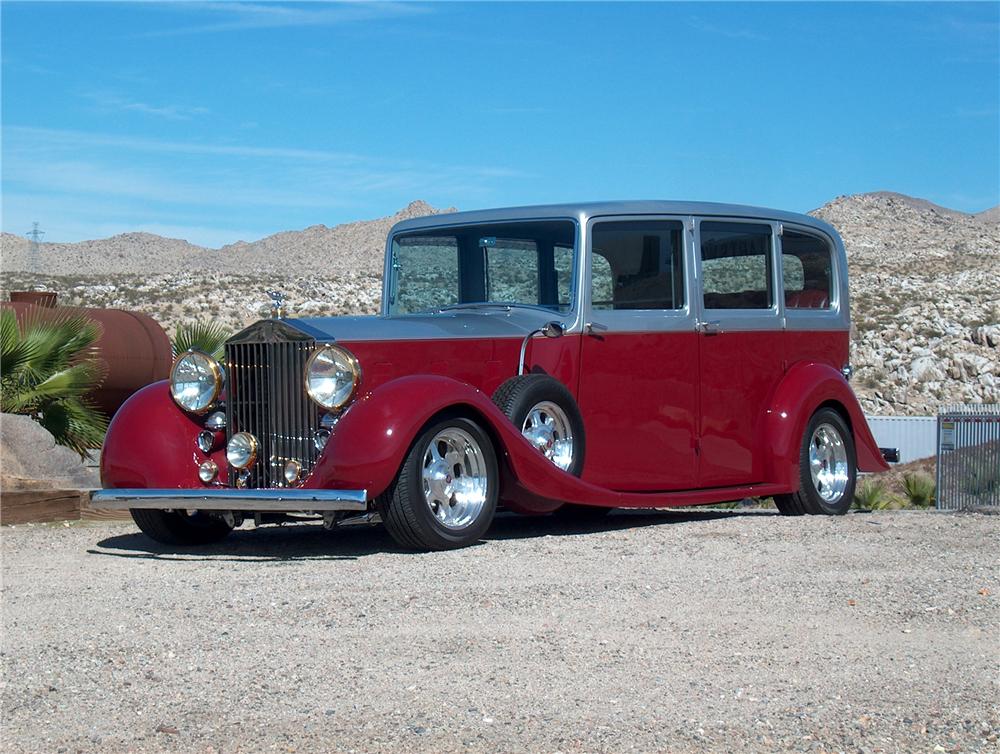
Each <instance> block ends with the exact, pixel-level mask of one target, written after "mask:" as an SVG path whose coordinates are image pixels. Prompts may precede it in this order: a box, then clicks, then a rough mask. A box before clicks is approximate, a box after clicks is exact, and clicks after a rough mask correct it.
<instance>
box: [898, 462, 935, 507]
mask: <svg viewBox="0 0 1000 754" xmlns="http://www.w3.org/2000/svg"><path fill="white" fill-rule="evenodd" d="M936 491H937V490H936V487H935V484H934V479H933V478H932V477H931V475H930V474H925V473H923V472H922V471H917V472H907V473H906V474H903V492H905V493H906V497H907V499H908V500H909V501H910V504H911V505H915V506H916V507H918V508H929V507H930V506H932V505H934V496H935V493H936Z"/></svg>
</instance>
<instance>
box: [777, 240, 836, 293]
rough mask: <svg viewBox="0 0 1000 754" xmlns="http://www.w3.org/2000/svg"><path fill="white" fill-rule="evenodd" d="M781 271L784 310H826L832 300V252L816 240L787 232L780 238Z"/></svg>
mask: <svg viewBox="0 0 1000 754" xmlns="http://www.w3.org/2000/svg"><path fill="white" fill-rule="evenodd" d="M781 271H782V278H783V280H784V287H785V306H786V307H788V308H789V309H829V308H830V299H831V298H832V293H833V289H832V277H833V275H832V250H831V249H830V244H829V243H828V242H826V241H824V240H823V239H821V238H818V237H817V236H811V235H809V234H807V233H799V232H798V231H794V230H788V229H786V230H785V232H784V234H782V236H781Z"/></svg>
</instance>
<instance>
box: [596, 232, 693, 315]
mask: <svg viewBox="0 0 1000 754" xmlns="http://www.w3.org/2000/svg"><path fill="white" fill-rule="evenodd" d="M690 220H691V217H690V215H659V214H649V215H636V214H628V215H597V216H595V217H589V218H587V220H586V224H585V226H584V227H585V228H586V239H585V243H584V249H585V252H584V255H583V257H584V264H583V265H581V267H582V268H583V269H582V270H581V272H582V273H583V274H582V281H581V291H582V298H583V299H584V311H586V312H587V316H586V317H585V318H584V319H585V321H586V322H594V323H596V324H599V325H603V326H604V328H606V331H607V332H619V333H636V332H638V333H641V332H690V331H693V330H694V326H695V321H694V316H693V311H694V310H693V308H692V306H691V279H692V265H691V261H692V260H691V231H690ZM656 221H667V222H678V223H680V224H681V238H682V239H683V240H682V245H683V247H682V249H681V253H682V254H683V271H684V306H683V307H682V308H680V309H617V310H616V309H593V299H592V296H591V293H592V291H591V286H592V283H593V269H592V261H593V229H594V226H595V225H599V224H601V223H605V222H656ZM604 331H605V330H604V329H602V332H604Z"/></svg>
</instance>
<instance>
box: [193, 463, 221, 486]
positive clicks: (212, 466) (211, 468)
mask: <svg viewBox="0 0 1000 754" xmlns="http://www.w3.org/2000/svg"><path fill="white" fill-rule="evenodd" d="M218 473H219V467H218V466H217V465H216V463H215V461H205V462H204V463H203V464H202V465H201V466H199V467H198V478H199V479H200V480H201V481H203V482H204V483H205V484H208V483H209V482H211V481H213V480H214V479H215V477H216V475H217V474H218Z"/></svg>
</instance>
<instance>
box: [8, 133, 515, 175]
mask: <svg viewBox="0 0 1000 754" xmlns="http://www.w3.org/2000/svg"><path fill="white" fill-rule="evenodd" d="M3 133H4V137H5V139H7V140H8V142H9V141H10V140H13V141H15V142H16V143H19V144H23V145H25V146H26V147H28V148H36V150H38V151H44V150H45V149H52V148H58V149H62V150H64V151H67V152H69V153H75V151H76V149H77V148H79V147H96V148H108V149H112V150H114V151H116V152H120V151H136V152H150V153H175V154H187V155H192V156H196V155H206V156H216V157H246V158H252V159H274V160H280V161H282V162H287V161H295V162H300V163H305V164H310V165H311V164H314V163H317V162H320V163H324V165H323V168H322V169H323V170H324V171H329V170H330V169H331V167H335V166H340V167H342V168H349V167H362V166H368V168H369V169H371V170H375V169H376V168H378V170H379V171H380V172H384V173H385V174H386V175H394V174H397V173H399V174H402V173H407V172H411V173H416V172H426V174H428V175H432V174H435V173H441V172H442V171H453V172H456V173H463V174H465V175H467V176H468V177H469V178H477V177H482V178H515V177H526V174H525V173H524V172H522V171H520V170H516V169H513V168H507V167H501V166H498V165H478V166H477V165H462V164H455V165H447V166H444V165H438V164H435V163H426V162H418V161H413V160H397V159H393V158H389V157H382V158H373V157H368V156H365V155H360V154H355V153H352V152H336V151H330V150H323V149H301V148H297V147H273V146H260V145H247V144H218V143H205V142H191V141H172V140H164V139H153V138H147V137H141V136H119V135H117V134H100V133H92V132H87V131H73V130H62V129H52V128H35V127H33V126H5V127H4V129H3Z"/></svg>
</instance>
